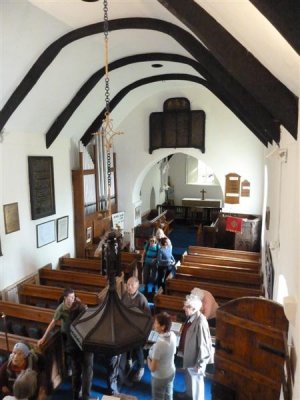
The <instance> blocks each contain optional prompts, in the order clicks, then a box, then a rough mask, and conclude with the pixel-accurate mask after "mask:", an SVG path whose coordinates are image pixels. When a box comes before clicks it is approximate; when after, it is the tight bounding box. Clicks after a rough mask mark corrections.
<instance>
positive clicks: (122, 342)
mask: <svg viewBox="0 0 300 400" xmlns="http://www.w3.org/2000/svg"><path fill="white" fill-rule="evenodd" d="M119 248H120V243H119V238H118V237H117V236H116V234H115V233H114V232H112V233H111V234H110V235H109V237H108V239H107V246H106V248H104V251H105V253H106V265H107V267H108V271H107V272H108V277H109V290H108V292H107V294H106V297H105V299H104V301H103V303H102V304H100V305H99V306H97V307H93V308H88V309H87V310H86V311H84V312H83V313H82V314H81V315H79V316H78V317H77V318H76V319H75V321H74V322H73V323H72V325H71V335H72V337H73V339H74V340H75V342H76V343H77V344H78V346H79V347H80V348H81V349H83V350H86V351H93V352H100V353H102V354H107V355H109V356H112V355H117V354H121V353H124V352H126V351H129V350H130V349H132V348H133V347H136V346H142V345H144V344H145V343H146V341H147V338H148V336H149V333H150V331H151V327H152V318H151V315H150V314H147V313H144V312H142V311H141V310H139V309H137V308H128V307H126V306H125V305H124V304H123V303H122V302H121V300H120V298H119V296H118V293H117V291H116V288H115V272H116V271H117V270H118V269H119V268H117V266H116V264H117V263H118V262H120V261H119V260H120V257H119Z"/></svg>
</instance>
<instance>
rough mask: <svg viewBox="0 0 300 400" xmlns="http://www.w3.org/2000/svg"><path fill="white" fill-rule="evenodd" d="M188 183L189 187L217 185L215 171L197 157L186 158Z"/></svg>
mask: <svg viewBox="0 0 300 400" xmlns="http://www.w3.org/2000/svg"><path fill="white" fill-rule="evenodd" d="M186 183H187V184H188V185H217V184H218V182H217V179H216V177H215V174H214V172H213V170H212V169H211V168H210V167H209V166H208V165H206V164H205V163H204V162H203V161H201V160H198V159H197V158H195V157H191V156H187V157H186Z"/></svg>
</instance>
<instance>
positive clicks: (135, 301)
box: [122, 276, 151, 382]
mask: <svg viewBox="0 0 300 400" xmlns="http://www.w3.org/2000/svg"><path fill="white" fill-rule="evenodd" d="M139 285H140V284H139V280H138V279H137V278H136V277H135V276H132V277H131V278H129V279H128V281H127V290H126V292H125V293H124V294H123V296H122V302H123V304H124V305H125V306H127V307H129V308H138V309H140V310H141V311H143V312H145V313H149V314H150V313H151V311H150V307H149V304H148V300H147V299H146V297H145V296H144V295H143V294H142V293H141V292H140V291H139ZM131 356H132V361H136V367H137V371H136V373H135V374H134V376H133V381H134V382H139V381H140V380H141V379H142V377H143V375H144V372H145V369H144V350H143V347H142V346H138V347H135V348H133V349H132V350H131ZM124 357H125V355H124V354H123V355H122V358H123V359H124ZM122 361H123V360H122ZM122 364H124V362H122ZM125 364H126V362H125ZM122 373H123V374H124V371H122Z"/></svg>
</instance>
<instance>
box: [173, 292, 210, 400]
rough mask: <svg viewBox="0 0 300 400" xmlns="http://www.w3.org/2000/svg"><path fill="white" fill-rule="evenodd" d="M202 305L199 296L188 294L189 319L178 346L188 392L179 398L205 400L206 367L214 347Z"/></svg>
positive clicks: (185, 306)
mask: <svg viewBox="0 0 300 400" xmlns="http://www.w3.org/2000/svg"><path fill="white" fill-rule="evenodd" d="M201 307H202V302H201V300H200V299H199V297H198V296H195V295H193V294H190V295H187V296H186V300H185V302H184V306H183V309H184V311H185V315H186V317H187V320H186V322H185V324H184V325H183V329H182V332H181V337H180V342H179V348H178V351H181V352H183V368H184V369H185V385H186V393H183V394H181V396H180V395H179V396H178V397H179V398H180V397H182V398H185V399H193V400H204V376H205V369H206V365H207V364H208V363H211V362H212V361H213V348H212V341H211V336H210V331H209V326H208V323H207V319H206V318H205V316H204V315H203V314H202V313H201V312H200V309H201Z"/></svg>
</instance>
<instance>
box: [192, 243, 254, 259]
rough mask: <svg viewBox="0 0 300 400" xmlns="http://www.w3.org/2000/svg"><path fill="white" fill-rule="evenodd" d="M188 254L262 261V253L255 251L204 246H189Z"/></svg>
mask: <svg viewBox="0 0 300 400" xmlns="http://www.w3.org/2000/svg"><path fill="white" fill-rule="evenodd" d="M187 252H188V254H191V255H202V254H208V255H214V256H222V257H231V258H238V259H242V260H251V261H260V258H261V257H260V253H258V252H254V251H243V250H229V249H220V248H217V247H204V246H189V247H188V250H187Z"/></svg>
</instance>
